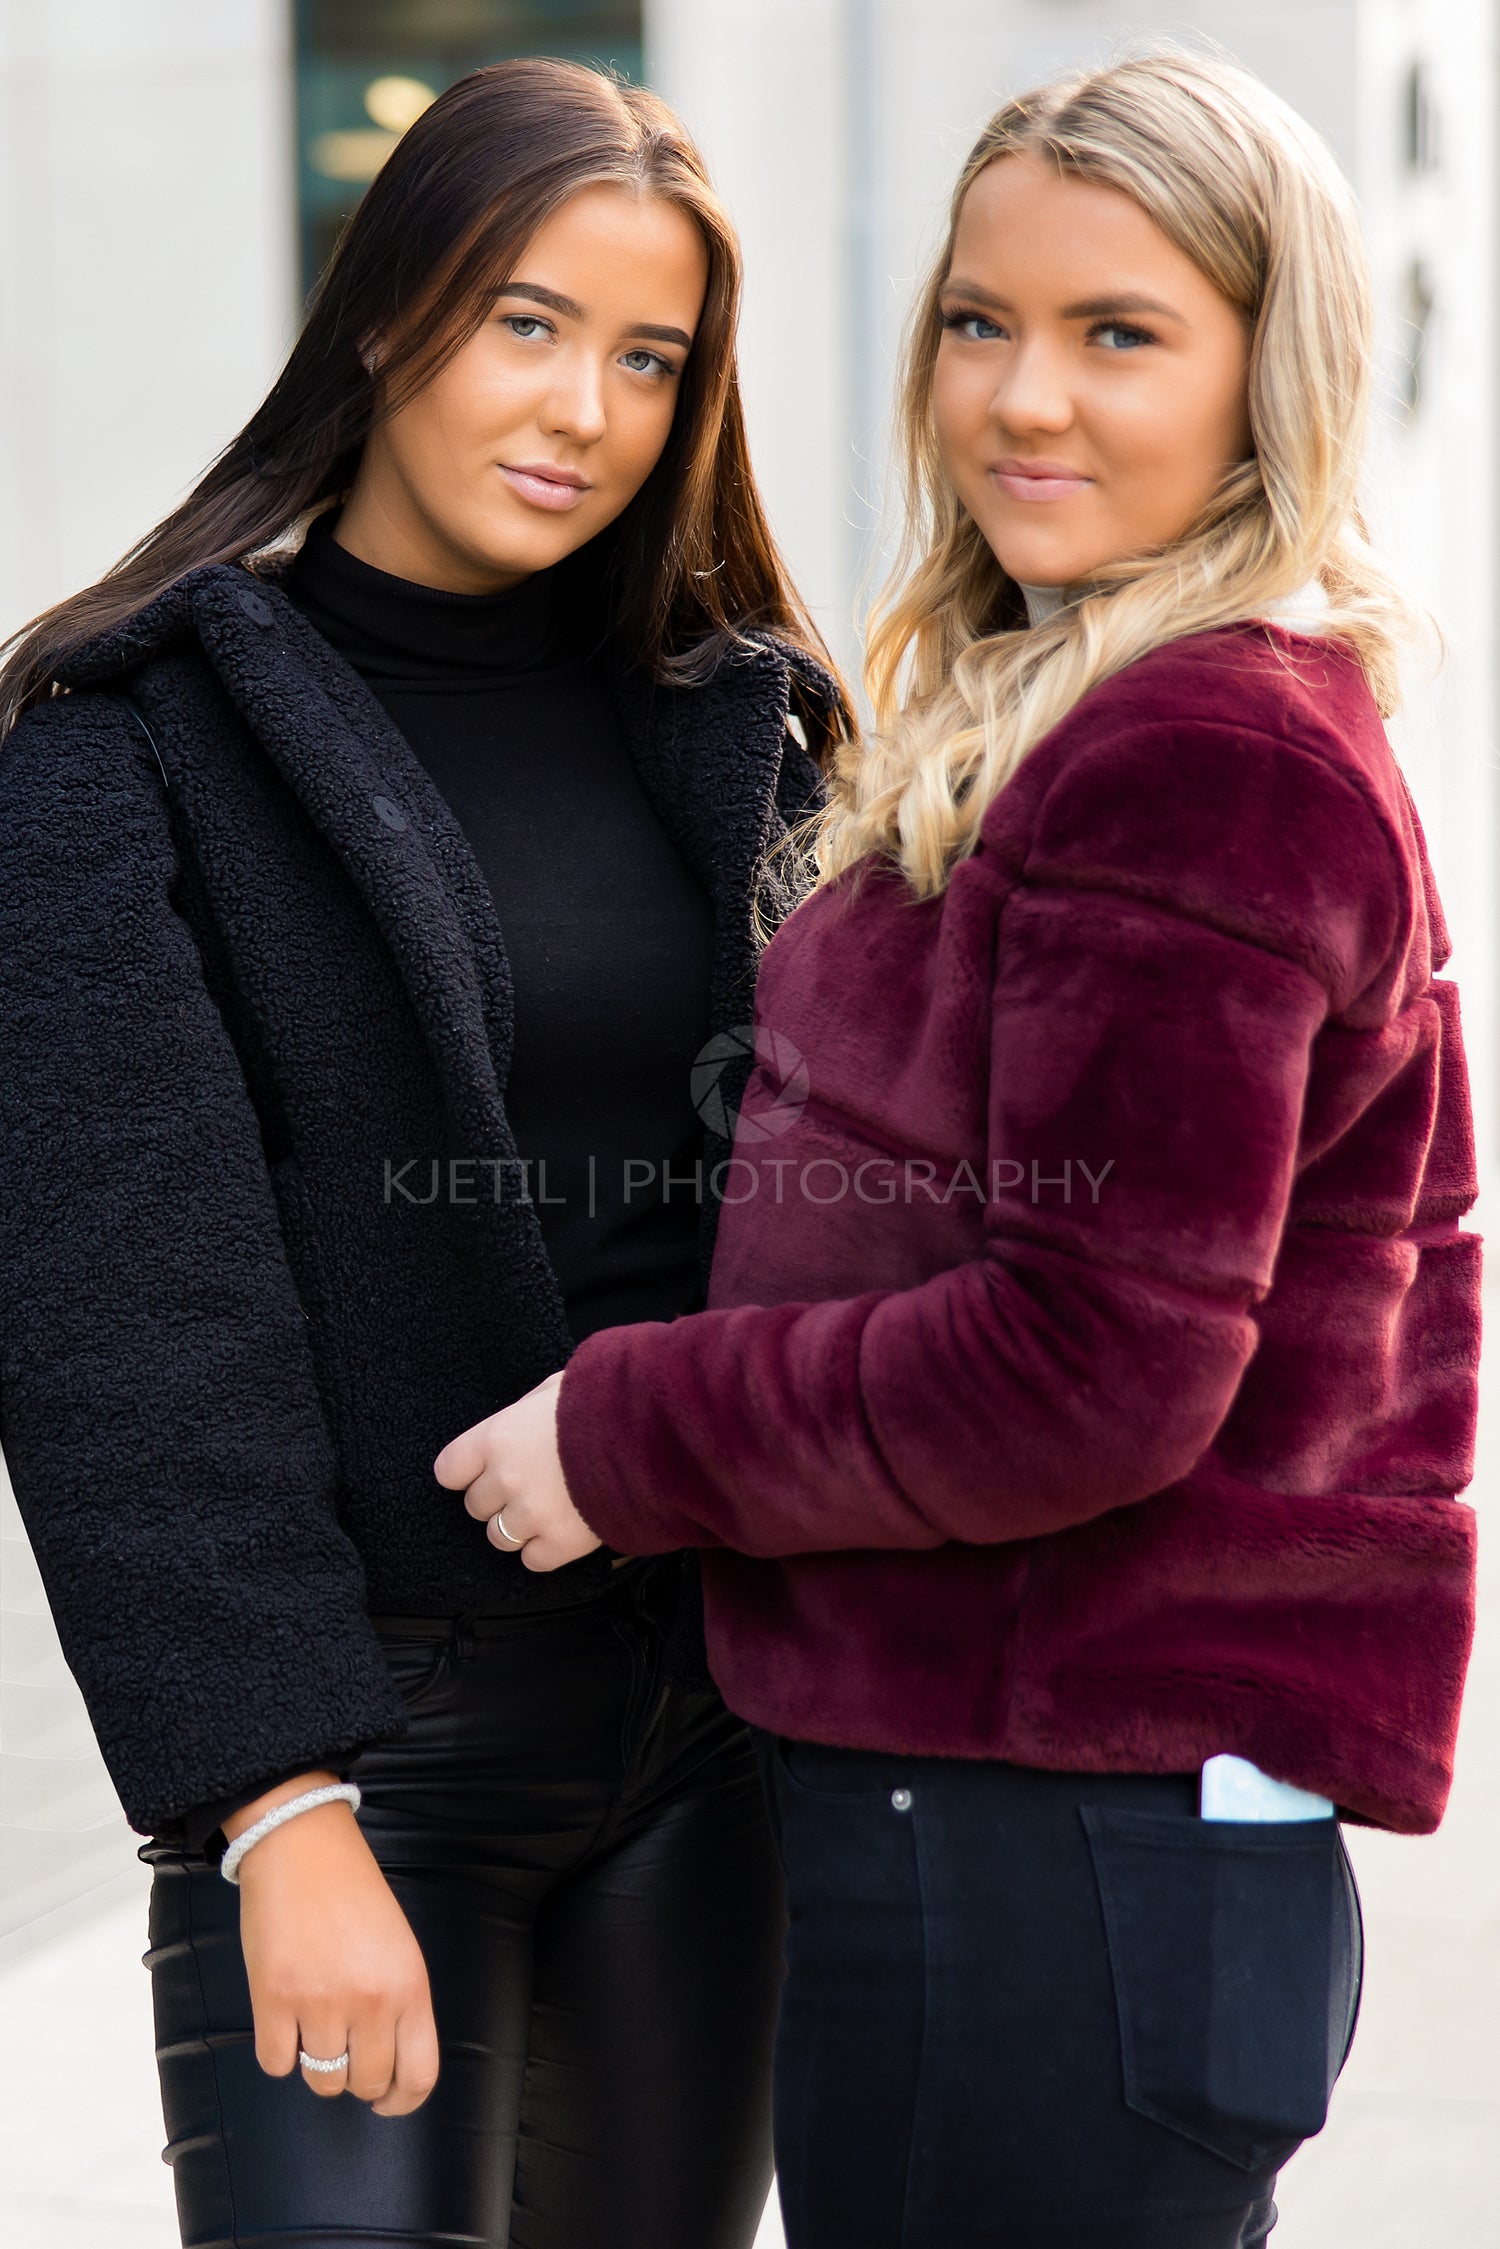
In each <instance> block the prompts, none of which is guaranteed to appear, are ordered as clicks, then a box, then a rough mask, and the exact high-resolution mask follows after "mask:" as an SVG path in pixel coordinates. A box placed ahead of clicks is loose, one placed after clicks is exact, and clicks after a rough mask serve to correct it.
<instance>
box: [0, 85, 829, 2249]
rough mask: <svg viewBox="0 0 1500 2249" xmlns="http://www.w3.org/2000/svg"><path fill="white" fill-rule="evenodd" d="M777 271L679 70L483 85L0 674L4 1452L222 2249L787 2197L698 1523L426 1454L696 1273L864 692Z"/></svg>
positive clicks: (381, 184) (742, 1762) (750, 1876)
mask: <svg viewBox="0 0 1500 2249" xmlns="http://www.w3.org/2000/svg"><path fill="white" fill-rule="evenodd" d="M738 280H739V273H738V256H737V251H736V246H735V243H734V238H733V235H732V233H731V231H730V228H729V226H728V223H727V221H726V219H725V217H724V215H723V213H722V211H721V209H720V207H719V206H718V204H717V203H716V202H715V200H714V197H713V195H712V192H711V190H710V188H709V186H708V184H707V181H706V178H705V175H704V172H703V168H702V164H701V161H700V159H699V157H698V156H697V154H696V152H695V151H694V149H693V147H692V145H691V143H690V142H689V141H688V140H687V139H686V137H685V136H684V134H683V132H682V130H681V128H680V126H679V125H678V124H677V123H676V121H675V119H674V118H673V117H672V116H671V114H670V113H669V112H668V111H666V110H665V109H664V108H663V106H662V105H661V104H660V103H659V102H658V101H656V100H655V99H654V98H653V97H651V96H650V95H647V94H645V93H642V92H639V91H637V90H635V89H630V88H625V87H621V86H618V85H616V84H615V83H613V82H612V81H610V80H609V79H606V78H604V77H601V76H599V75H598V74H596V73H593V72H589V71H586V70H583V69H579V68H576V67H574V66H571V65H562V64H553V63H539V62H527V63H513V64H506V65H502V66H500V67H498V68H496V69H493V70H488V71H482V72H479V73H477V74H476V75H475V76H474V77H472V78H469V79H466V80H464V81H463V82H462V83H460V84H459V85H457V86H455V87H453V88H452V89H451V90H450V91H449V92H448V93H447V94H445V95H444V96H443V97H442V98H441V99H440V100H439V101H438V102H437V103H435V104H434V106H433V107H432V108H431V109H430V110H429V111H428V112H427V113H426V115H425V116H424V117H423V118H422V119H421V120H420V121H419V122H418V123H417V124H416V125H415V126H414V127H413V128H412V130H411V132H410V133H409V134H408V135H407V137H406V138H405V139H404V140H403V141H402V143H401V144H400V146H399V148H398V149H397V150H396V152H395V153H394V154H393V155H392V157H391V159H390V161H389V163H388V164H387V166H386V168H385V170H384V172H383V173H382V174H381V176H380V178H379V179H378V180H377V181H376V183H375V185H374V186H373V187H372V189H371V190H370V193H369V195H368V196H367V197H366V199H365V201H364V203H363V204H362V206H361V208H360V210H359V211H358V213H357V214H356V216H355V218H354V220H353V221H352V223H351V226H350V228H349V230H348V232H347V234H346V236H345V239H344V240H343V242H342V243H341V245H340V248H339V250H338V252H337V254H336V256H335V258H334V260H333V262H332V264H331V266H330V268H329V270H328V272H327V274H326V276H325V277H324V280H323V282H322V284H321V287H320V289H319V292H318V295H317V298H316V301H315V303H314V305H313V308H312V311H311V314H310V317H309V320H308V323H307V326H306V328H305V330H304V332H303V335H302V337H301V339H300V341H299V342H298V344H297V346H296V348H295V349H294V351H293V352H292V355H291V357H290V359H289V361H288V363H287V366H286V369H285V371H284V372H283V374H282V376H281V378H280V380H279V381H278V382H277V384H276V385H275V387H274V389H273V390H272V392H271V394H270V396H269V397H268V398H267V400H266V402H265V404H264V405H263V406H262V407H261V409H260V410H259V411H258V412H257V414H256V415H255V416H254V417H253V419H252V420H251V422H250V423H249V425H248V426H247V428H246V429H245V430H244V431H243V432H242V434H241V435H240V436H239V437H238V438H237V439H236V440H235V441H234V443H233V444H232V445H231V446H230V447H229V448H228V450H227V451H226V452H225V454H224V455H223V456H222V458H221V459H220V460H219V461H218V462H216V463H215V465H214V466H213V467H212V469H210V471H209V472H208V474H207V475H206V476H205V477H204V479H203V481H202V482H201V484H200V485H199V486H198V487H197V489H196V490H195V491H194V492H193V493H192V495H191V496H190V497H189V498H188V500H187V501H185V502H184V503H183V505H182V506H181V507H180V508H179V509H178V510H177V511H176V513H175V514H174V515H172V516H171V517H170V518H169V519H168V520H167V521H166V522H165V523H163V524H162V525H161V526H160V527H159V528H158V529H157V530H156V531H154V532H153V533H152V534H151V535H150V536H149V537H148V538H147V539H146V540H145V541H144V542H143V543H142V544H141V546H140V547H139V548H138V549H137V550H136V551H135V552H134V553H133V554H132V555H131V556H129V557H127V558H126V560H125V561H124V562H123V563H122V564H120V565H119V566H118V567H117V568H116V569H115V570H113V571H111V572H110V573H109V574H108V575H107V576H106V577H105V578H104V579H103V580H102V581H101V582H100V583H99V584H98V585H97V586H94V587H92V588H90V589H89V590H88V591H87V592H85V593H82V594H80V595H78V596H77V597H75V598H74V599H73V600H71V601H68V602H65V603H63V604H62V605H61V606H60V607H59V608H57V609H55V610H53V611H51V612H49V613H48V614H47V615H46V616H45V617H43V618H42V619H40V620H39V621H38V622H37V623H36V624H35V625H34V626H33V627H31V628H30V629H29V630H28V632H27V633H26V634H25V635H23V636H22V637H21V639H20V641H19V642H18V644H17V646H16V647H15V649H14V650H13V652H12V655H11V658H10V662H9V665H8V667H7V669H6V671H5V673H4V676H3V681H0V700H3V714H4V719H5V722H6V724H7V725H8V727H9V729H10V730H9V733H8V737H7V739H6V740H5V743H4V746H3V750H0V800H3V814H4V817H3V820H0V833H3V847H0V848H3V856H4V862H5V864H4V869H3V872H0V980H3V983H4V994H3V1001H0V1019H3V1020H4V1023H5V1032H4V1043H5V1053H4V1056H3V1065H0V1088H3V1089H0V1181H3V1191H4V1205H5V1210H6V1226H5V1231H4V1238H3V1248H0V1276H3V1286H4V1296H5V1301H6V1303H7V1304H8V1305H10V1306H12V1307H16V1308H18V1310H19V1311H20V1312H21V1316H20V1317H17V1318H15V1319H13V1320H11V1321H10V1323H9V1329H8V1333H7V1336H6V1341H5V1347H4V1358H3V1364H0V1373H3V1385H4V1387H3V1407H4V1441H5V1446H6V1451H7V1456H8V1459H9V1463H10V1468H11V1472H12V1476H13V1479H14V1483H15V1487H16V1491H17V1494H18V1497H19V1499H20V1503H21V1507H22V1511H23V1514H24V1515H25V1518H26V1521H27V1524H28V1528H29V1530H30V1533H31V1537H32V1539H33V1542H34V1544H35V1548H36V1552H37V1556H38V1560H39V1562H40V1566H41V1569H42V1572H43V1576H44V1578H45V1581H46V1584H47V1588H48V1592H49V1595H50V1598H51V1600H52V1604H53V1609H54V1613H55V1615H56V1619H57V1623H58V1628H59V1631H60V1633H61V1636H62V1640H63V1644H64V1648H65V1650H66V1653H67V1655H68V1659H69V1662H70V1663H71V1665H72V1667H73V1669H74V1671H75V1673H76V1675H77V1677H78V1679H79V1681H80V1684H81V1685H82V1688H83V1691H84V1693H85V1695H86V1697H87V1699H88V1703H89V1708H90V1712H91V1715H92V1717H93V1720H94V1723H95V1726H96V1729H97V1731H98V1735H99V1739H100V1743H101V1746H102V1748H103V1751H104V1754H105V1756H106V1758H107V1760H108V1762H109V1765H110V1769H111V1772H112V1774H113V1776H114V1778H115V1781H116V1783H117V1785H118V1787H119V1789H120V1793H121V1796H122V1798H123V1800H124V1803H125V1807H126V1811H127V1814H128V1816H129V1818H130V1820H131V1821H132V1823H133V1824H134V1825H135V1826H136V1827H137V1828H139V1829H140V1830H141V1831H142V1832H143V1833H146V1834H148V1835H150V1837H151V1838H152V1840H151V1842H150V1843H149V1844H148V1846H147V1847H146V1850H145V1852H144V1853H143V1855H144V1856H145V1857H146V1858H148V1860H149V1861H150V1862H151V1864H152V1865H153V1868H154V1872H155V1880H154V1886H153V1898H152V1926H151V1945H152V1950H151V1953H150V1956H149V1957H150V1961H151V1966H152V1971H153V1976H154V1983H155V1994H156V2010H157V2030H158V2055H159V2061H160V2066H161V2074H162V2086H163V2097H164V2104H165V2110H166V2118H167V2128H168V2135H169V2143H170V2144H169V2148H168V2155H169V2160H170V2161H171V2162H172V2163H173V2165H174V2168H175V2176H176V2183H177V2192H178V2204H179V2212H180V2216H181V2221H182V2231H183V2239H184V2241H185V2242H188V2243H192V2244H195V2245H199V2249H202V2245H206V2244H210V2243H216V2244H217V2243H226V2244H227V2243H230V2242H241V2241H248V2240H256V2241H261V2240H271V2239H274V2240H276V2241H277V2242H278V2243H280V2244H283V2245H284V2249H286V2245H291V2244H294V2243H300V2242H309V2241H312V2240H314V2239H316V2240H317V2241H319V2242H340V2243H345V2244H353V2243H360V2244H373V2243H375V2242H377V2241H378V2242H381V2243H396V2242H401V2243H437V2242H440V2241H441V2242H457V2241H460V2240H461V2241H465V2242H476V2243H478V2242H485V2243H493V2244H502V2243H510V2244H511V2245H512V2249H541V2245H543V2244H555V2245H557V2249H563V2245H564V2244H569V2245H573V2249H593V2245H597V2244H602V2243H604V2242H606V2241H607V2242H608V2243H609V2244H610V2249H630V2245H631V2244H637V2243H638V2244H641V2245H643V2249H644V2245H645V2244H647V2243H649V2244H650V2245H651V2249H672V2245H673V2244H677V2245H680V2249H715V2245H723V2249H735V2245H744V2244H748V2243H749V2241H750V2240H751V2238H752V2236H753V2234H754V2231H755V2228H756V2224H757V2221H758V2217H759V2213H760V2208H761V2205H762V2202H763V2200H764V2196H765V2192H766V2188H767V2184H768V2179H769V2171H770V2155H769V2099H768V2082H767V2080H768V2072H769V2059H770V2043H771V2034H772V2021H773V2015H774V2009H775V1997H776V1985H777V1973H778V1952H779V1944H780V1933H781V1925H782V1904H781V1893H780V1882H779V1875H778V1871H777V1867H776V1861H775V1854H774V1851H773V1849H772V1846H771V1842H770V1839H769V1835H768V1831H767V1827H766V1819H765V1812H764V1807H763V1802H762V1797H761V1793H760V1786H759V1781H758V1778H757V1774H756V1770H755V1765H754V1761H753V1758H752V1754H751V1751H750V1747H749V1744H748V1741H747V1738H746V1735H745V1731H744V1728H743V1727H742V1725H741V1724H740V1723H739V1722H738V1721H737V1720H735V1719H733V1718H731V1717H730V1716H729V1715H728V1713H727V1712H726V1711H725V1709H724V1707H723V1704H722V1703H721V1701H720V1700H719V1698H718V1696H717V1694H716V1693H715V1692H714V1691H713V1689H712V1687H711V1685H710V1683H709V1680H708V1677H707V1673H706V1671H705V1670H703V1668H702V1665H701V1656H699V1657H695V1656H694V1652H693V1635H692V1631H691V1617H692V1614H693V1597H692V1591H691V1587H690V1586H689V1587H687V1588H684V1581H683V1566H682V1564H681V1562H680V1560H679V1558H677V1557H668V1558H665V1559H658V1560H648V1561H645V1562H631V1563H619V1564H617V1563H615V1560H614V1557H612V1556H610V1555H609V1554H608V1553H607V1552H600V1553H598V1554H595V1555H591V1556H590V1557H588V1558H587V1559H586V1560H584V1561H581V1562H580V1563H579V1564H578V1565H577V1566H576V1567H574V1568H572V1569H569V1570H566V1571H564V1572H562V1573H560V1574H558V1575H556V1576H551V1575H539V1574H537V1573H535V1572H534V1571H531V1570H528V1569H525V1568H523V1567H521V1565H520V1563H519V1561H518V1559H517V1552H518V1548H517V1546H516V1544H515V1543H514V1542H512V1543H511V1544H510V1546H509V1547H508V1548H507V1546H506V1544H505V1543H504V1541H503V1537H501V1538H497V1539H495V1540H487V1539H486V1537H485V1534H484V1530H483V1528H482V1527H481V1526H478V1525H474V1524H469V1523H467V1522H465V1521H464V1520H463V1518H462V1517H461V1516H460V1515H459V1514H458V1512H457V1511H456V1510H455V1509H454V1507H453V1504H452V1500H451V1497H450V1496H449V1494H448V1493H447V1492H445V1491H444V1490H443V1488H442V1487H441V1486H440V1485H439V1484H438V1483H437V1482H436V1481H435V1479H434V1476H433V1467H432V1464H433V1460H434V1456H435V1455H436V1454H437V1452H438V1450H439V1448H440V1447H441V1446H442V1445H443V1444H444V1442H445V1441H447V1440H448V1439H450V1438H451V1437H452V1436H453V1435H454V1433H455V1432H457V1431H459V1430H461V1429H463V1428H464V1427H466V1426H467V1425H469V1424H470V1423H472V1422H473V1421H474V1420H475V1419H476V1418H478V1417H479V1415H481V1414H482V1413H486V1412H490V1411H493V1410H494V1409H495V1408H496V1407H497V1406H499V1405H502V1404H504V1403H505V1402H506V1401H507V1400H509V1399H512V1398H516V1397H519V1396H520V1395H522V1394H523V1393H525V1392H526V1391H528V1390H529V1389H531V1388H532V1387H533V1386H534V1385H535V1384H536V1383H537V1382H538V1381H540V1380H541V1379H542V1378H543V1377H544V1376H545V1375H547V1374H548V1373H549V1372H550V1371H552V1370H554V1369H556V1368H558V1367H560V1366H561V1365H563V1363H564V1362H565V1361H566V1359H567V1357H568V1355H569V1353H570V1352H571V1350H572V1349H573V1347H574V1345H575V1344H576V1343H577V1342H578V1341H580V1340H581V1339H582V1338H583V1337H584V1336H586V1335H588V1334H591V1333H593V1332H594V1331H595V1330H596V1329H598V1328H601V1327H605V1326H613V1325H618V1324H620V1323H621V1322H625V1323H629V1322H631V1321H634V1320H640V1319H653V1320H661V1319H671V1318H673V1317H676V1316H677V1315H679V1314H681V1313H684V1312H688V1311H691V1310H693V1309H695V1308H696V1307H697V1305H699V1304H700V1303H701V1302H702V1292H703V1280H704V1276H705V1275H706V1271H707V1261H708V1256H709V1252H710V1249H711V1246H712V1241H713V1236H714V1230H715V1219H716V1215H717V1208H718V1201H717V1194H716V1192H715V1188H716V1186H717V1185H718V1184H719V1182H716V1181H715V1179H714V1166H715V1163H716V1161H718V1160H721V1159H722V1158H723V1157H724V1156H725V1155H726V1154H727V1144H726V1143H725V1141H724V1140H723V1138H722V1135H721V1134H720V1133H719V1132H718V1131H717V1130H716V1129H715V1125H716V1124H717V1123H718V1122H723V1121H726V1120H727V1119H728V1118H729V1117H730V1116H732V1113H733V1104H734V1097H735V1091H736V1086H737V1084H738V1083H739V1082H741V1081H742V1080H743V1078H744V1076H745V1074H746V1073H747V1072H748V1069H749V1066H750V1059H751V1056H750V1046H749V1043H748V1042H747V1040H746V1039H745V1037H744V1036H743V1035H736V1034H741V1033H742V1027H743V1026H744V1025H745V1024H746V1023H748V1021H749V1017H750V1004H751V997H752V991H753V985H754V977H755V967H756V960H757V947H756V932H755V919H756V912H757V905H756V894H757V891H758V890H759V896H760V901H761V905H762V906H763V904H764V896H765V884H764V881H763V879H762V874H761V869H762V862H763V860H764V859H765V856H766V854H767V852H768V850H771V849H773V848H774V847H775V846H776V845H777V844H778V842H779V841H780V840H781V839H782V838H783V837H784V836H785V834H786V832H787V829H788V827H789V825H791V824H792V823H794V822H795V821H796V820H797V819H798V818H799V817H800V816H802V815H803V814H804V813H805V812H806V811H807V810H808V809H809V807H810V806H811V805H812V804H813V803H814V802H815V801H816V798H817V795H818V788H819V775H818V767H817V759H816V756H815V755H809V754H808V749H807V748H806V747H804V746H803V744H804V743H806V744H810V745H811V748H812V750H813V751H814V752H815V753H817V752H819V751H821V749H822V748H823V747H824V746H825V745H826V744H827V743H829V742H831V741H833V740H835V739H837V738H838V737H840V736H841V735H842V734H843V733H844V732H845V731H846V730H847V726H848V710H847V704H846V701H845V698H844V695H843V692H842V690H841V688H840V687H839V685H838V683H837V681H836V680H835V679H834V678H833V677H832V675H831V674H830V672H829V670H828V669H827V668H826V665H825V663H824V661H823V660H822V657H821V652H820V651H819V649H818V647H817V644H816V641H815V639H814V636H813V635H812V634H811V632H810V630H809V628H808V627H807V625H806V624H805V622H804V620H803V618H802V615H801V612H800V611H799V609H798V608H797V605H796V602H795V598H794V596H793V595H792V593H791V592H790V589H789V588H788V585H787V582H786V578H785V574H784V572H783V570H782V567H781V565H780V562H779V560H778V558H777V556H776V553H775V551H774V548H773V546H772V543H771V540H770V537H769V534H768V532H767V529H766V524H765V520H764V517H763V514H762V511H761V507H760V503H759V500H758V498H757V495H756V490H755V485H754V481H753V478H752V475H751V471H750V467H749V463H748V459H747V456H746V450H745V442H744V435H743V428H742V423H741V417H740V410H739V403H738V396H737V391H736V382H735V371H734V323H735V316H736V301H737V291H738ZM799 736H800V738H801V739H800V740H799V738H798V737H799ZM705 1050H706V1052H705ZM695 1061H696V1063H697V1064H698V1066H699V1067H700V1069H702V1070H704V1071H706V1073H707V1076H708V1078H709V1080H710V1081H712V1090H713V1092H714V1094H715V1103H714V1104H713V1105H711V1115H710V1116H709V1121H708V1122H707V1123H705V1122H704V1121H703V1119H702V1118H701V1117H700V1115H699V1113H698V1111H697V1110H696V1109H695V1107H694V1105H693V1101H692V1099H691V1097H690V1075H691V1072H692V1070H693V1067H694V1064H695ZM721 1065H722V1067H721ZM226 1847H227V1856H226V1855H225V1853H226ZM221 1859H222V1862H223V1866H222V1870H223V1871H225V1872H228V1873H229V1874H230V1876H231V1883H230V1884H226V1883H225V1882H224V1881H223V1880H221V1879H220V1871H221V1868H220V1865H219V1864H217V1863H216V1862H218V1861H220V1860H221ZM235 1884H237V1887H235V1886H233V1885H235ZM257 2065H258V2066H257ZM345 2093H347V2094H350V2095H353V2096H354V2097H353V2098H352V2099H344V2098H337V2097H333V2098H323V2099H317V2098H314V2097H313V2096H315V2095H323V2096H338V2095H341V2094H345Z"/></svg>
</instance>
